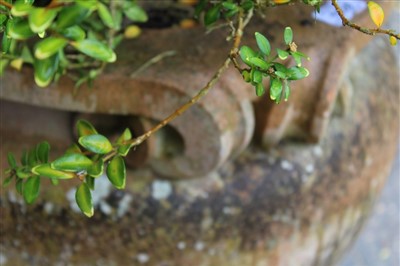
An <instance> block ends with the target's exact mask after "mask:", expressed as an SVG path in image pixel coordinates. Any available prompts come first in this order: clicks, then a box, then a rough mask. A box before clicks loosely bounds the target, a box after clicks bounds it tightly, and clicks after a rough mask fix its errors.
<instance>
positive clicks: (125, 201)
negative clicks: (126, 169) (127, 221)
mask: <svg viewBox="0 0 400 266" xmlns="http://www.w3.org/2000/svg"><path fill="white" fill-rule="evenodd" d="M132 199H133V197H132V195H130V194H125V195H124V197H123V198H122V199H121V201H120V202H119V204H118V210H117V216H118V217H119V218H121V217H122V216H124V215H125V213H127V212H128V210H129V207H130V206H131V201H132Z"/></svg>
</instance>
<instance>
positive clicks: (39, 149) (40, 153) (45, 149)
mask: <svg viewBox="0 0 400 266" xmlns="http://www.w3.org/2000/svg"><path fill="white" fill-rule="evenodd" d="M49 151H50V144H49V143H48V142H47V141H43V142H41V143H39V144H38V145H37V146H36V157H37V158H38V159H39V161H40V162H42V163H47V162H48V160H49Z"/></svg>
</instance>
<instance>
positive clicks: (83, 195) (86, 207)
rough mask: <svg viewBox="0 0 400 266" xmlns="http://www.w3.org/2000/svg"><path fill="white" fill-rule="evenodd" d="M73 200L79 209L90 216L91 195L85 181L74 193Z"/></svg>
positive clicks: (91, 207) (91, 214) (91, 213)
mask: <svg viewBox="0 0 400 266" xmlns="http://www.w3.org/2000/svg"><path fill="white" fill-rule="evenodd" d="M75 200H76V203H77V204H78V206H79V209H81V211H82V212H83V213H84V214H85V215H86V216H87V217H92V216H93V213H94V210H93V202H92V195H91V193H90V188H89V186H88V185H87V184H86V183H82V184H81V185H80V186H79V187H78V189H77V190H76V193H75Z"/></svg>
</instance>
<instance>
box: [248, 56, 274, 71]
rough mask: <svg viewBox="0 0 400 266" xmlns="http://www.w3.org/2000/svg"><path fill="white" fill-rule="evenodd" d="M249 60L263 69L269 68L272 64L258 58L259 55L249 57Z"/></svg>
mask: <svg viewBox="0 0 400 266" xmlns="http://www.w3.org/2000/svg"><path fill="white" fill-rule="evenodd" d="M249 62H250V63H251V64H252V65H254V66H256V67H259V68H261V69H262V70H268V69H269V67H270V66H271V64H268V63H267V62H265V61H264V60H263V59H261V58H258V57H252V58H250V59H249Z"/></svg>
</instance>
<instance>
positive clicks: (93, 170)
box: [87, 159, 104, 177]
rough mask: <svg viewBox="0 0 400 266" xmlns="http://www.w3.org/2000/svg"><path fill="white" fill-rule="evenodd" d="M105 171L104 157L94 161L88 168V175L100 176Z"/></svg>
mask: <svg viewBox="0 0 400 266" xmlns="http://www.w3.org/2000/svg"><path fill="white" fill-rule="evenodd" d="M103 171H104V161H103V160H102V159H100V160H98V161H97V162H94V163H93V165H92V166H91V167H90V168H89V169H88V172H87V173H88V175H90V176H92V177H99V176H101V175H102V174H103Z"/></svg>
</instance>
